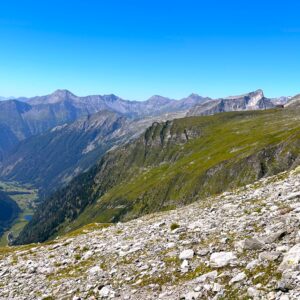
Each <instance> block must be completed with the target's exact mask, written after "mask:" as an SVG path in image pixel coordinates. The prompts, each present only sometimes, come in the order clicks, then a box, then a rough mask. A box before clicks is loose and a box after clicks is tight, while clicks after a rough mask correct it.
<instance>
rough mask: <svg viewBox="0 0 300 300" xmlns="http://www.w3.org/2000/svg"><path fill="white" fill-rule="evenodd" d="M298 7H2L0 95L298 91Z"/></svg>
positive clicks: (169, 1) (47, 3) (31, 2)
mask: <svg viewBox="0 0 300 300" xmlns="http://www.w3.org/2000/svg"><path fill="white" fill-rule="evenodd" d="M299 16H300V1H299V0H294V1H291V0H285V1H278V0H277V1H276V0H272V1H270V0H260V1H257V0H236V1H233V0H226V1H225V0H222V1H221V0H219V1H216V0H207V1H202V0H184V1H183V0H182V1H178V0H60V1H58V0H40V1H38V0H3V1H2V0H0V96H11V95H13V96H34V95H42V94H48V93H51V92H52V91H54V90H56V89H58V88H66V89H69V90H71V91H73V92H74V93H75V94H78V95H86V94H107V93H114V94H117V95H119V96H121V97H123V98H125V99H136V100H144V99H146V98H149V97H150V96H151V95H153V94H160V95H164V96H169V97H173V98H181V97H184V96H186V95H188V94H190V93H192V92H194V93H198V94H200V95H203V96H211V97H220V96H228V95H232V94H239V93H244V92H248V91H251V90H255V89H258V88H262V89H263V90H264V91H265V94H266V96H269V97H273V96H280V95H294V94H296V93H300V74H299V72H300V17H299Z"/></svg>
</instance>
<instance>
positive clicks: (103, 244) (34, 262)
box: [0, 168, 300, 300]
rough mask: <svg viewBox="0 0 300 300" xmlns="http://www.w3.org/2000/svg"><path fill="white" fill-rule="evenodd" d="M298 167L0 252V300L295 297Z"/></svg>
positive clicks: (299, 240)
mask: <svg viewBox="0 0 300 300" xmlns="http://www.w3.org/2000/svg"><path fill="white" fill-rule="evenodd" d="M299 200H300V169H299V168H298V169H296V170H294V171H292V172H289V173H288V172H285V173H281V174H279V175H277V176H273V177H269V178H266V179H262V180H260V181H259V182H256V183H255V184H253V185H249V186H246V187H244V188H241V189H239V190H235V191H232V192H227V193H224V194H222V195H220V196H217V197H214V198H209V199H206V200H204V201H203V200H202V201H198V202H195V203H193V204H191V205H189V206H186V207H183V208H180V209H177V210H173V211H168V212H162V213H158V214H153V215H148V216H145V217H143V218H140V219H137V220H133V221H130V222H127V223H118V224H116V225H111V226H109V225H107V226H106V225H103V224H91V225H88V226H85V227H84V228H83V229H80V230H77V231H75V232H72V233H71V234H69V235H68V236H65V237H62V238H57V239H56V240H55V241H51V242H48V243H46V244H33V245H27V246H21V247H15V248H14V247H11V248H3V249H1V250H0V259H1V260H0V299H74V300H75V299H102V298H103V299H186V300H188V299H190V300H191V299H269V300H271V299H281V300H287V299H300V264H299V262H300V231H299V229H300V228H299V227H300V201H299Z"/></svg>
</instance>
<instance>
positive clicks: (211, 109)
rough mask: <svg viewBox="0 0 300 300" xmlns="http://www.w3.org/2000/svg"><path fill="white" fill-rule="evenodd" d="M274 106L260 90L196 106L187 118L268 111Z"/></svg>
mask: <svg viewBox="0 0 300 300" xmlns="http://www.w3.org/2000/svg"><path fill="white" fill-rule="evenodd" d="M274 106H275V105H274V104H273V103H272V101H271V100H270V99H267V98H265V96H264V93H263V91H262V90H257V91H255V92H251V93H249V94H245V95H241V96H231V97H228V98H221V99H217V100H213V101H207V102H205V103H203V104H200V105H196V106H194V107H193V108H191V109H190V110H189V112H188V113H187V115H188V116H205V115H213V114H216V113H221V112H229V111H243V110H262V109H270V108H273V107H274Z"/></svg>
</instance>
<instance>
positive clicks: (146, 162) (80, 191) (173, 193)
mask: <svg viewBox="0 0 300 300" xmlns="http://www.w3.org/2000/svg"><path fill="white" fill-rule="evenodd" d="M299 121H300V114H299V111H297V110H266V111H251V112H234V113H224V114H218V115H215V116H208V117H190V118H185V119H177V120H174V121H171V122H166V123H154V124H153V126H151V127H150V128H148V129H147V131H146V132H145V133H144V134H143V135H142V136H141V137H140V138H139V139H138V140H137V141H135V142H134V143H131V144H128V145H126V146H124V147H122V148H120V149H117V150H115V151H111V152H109V153H108V154H107V155H105V156H104V157H103V158H102V159H101V161H100V163H99V164H98V165H97V166H95V167H94V168H92V169H91V170H90V171H89V172H87V173H85V174H83V175H81V176H79V177H77V178H76V179H75V180H73V181H72V182H71V184H70V185H69V186H68V187H67V188H65V189H63V190H61V191H59V192H58V193H56V194H54V195H53V196H52V197H50V198H49V199H48V200H47V201H46V202H45V203H44V204H43V205H42V206H41V207H40V209H39V210H38V212H37V213H36V215H35V217H34V218H33V220H32V222H31V223H30V224H29V225H28V226H27V227H26V229H25V231H24V232H23V233H22V234H21V236H20V239H19V241H18V242H19V243H22V242H32V241H43V240H45V239H48V238H49V237H53V236H55V235H57V234H62V233H65V232H67V231H69V230H72V229H74V228H78V227H80V226H82V225H84V224H86V223H90V222H95V221H96V222H116V221H119V220H128V219H131V218H135V217H138V216H140V215H143V214H146V213H150V212H153V211H160V210H165V209H170V208H174V207H175V206H178V205H184V204H186V203H189V202H192V201H194V200H196V199H199V198H202V197H205V196H207V195H210V194H216V193H220V192H221V191H224V190H227V189H229V188H234V187H237V186H240V185H243V184H247V183H250V182H253V181H255V180H256V179H258V178H260V177H263V176H268V175H272V174H275V173H278V172H280V171H283V170H286V169H289V168H291V167H293V166H295V165H297V164H299V153H300V122H299Z"/></svg>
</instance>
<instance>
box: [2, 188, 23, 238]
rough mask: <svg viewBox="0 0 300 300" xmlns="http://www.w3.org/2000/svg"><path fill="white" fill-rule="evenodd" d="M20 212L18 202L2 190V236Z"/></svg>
mask: <svg viewBox="0 0 300 300" xmlns="http://www.w3.org/2000/svg"><path fill="white" fill-rule="evenodd" d="M19 212H20V209H19V207H18V205H17V203H16V202H15V201H13V200H12V199H11V198H10V197H9V196H7V195H6V193H4V192H3V191H1V190H0V237H1V235H2V234H3V232H4V231H5V230H6V229H7V228H8V227H9V226H10V225H11V223H12V222H13V221H14V220H15V219H16V218H17V216H18V213H19Z"/></svg>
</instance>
